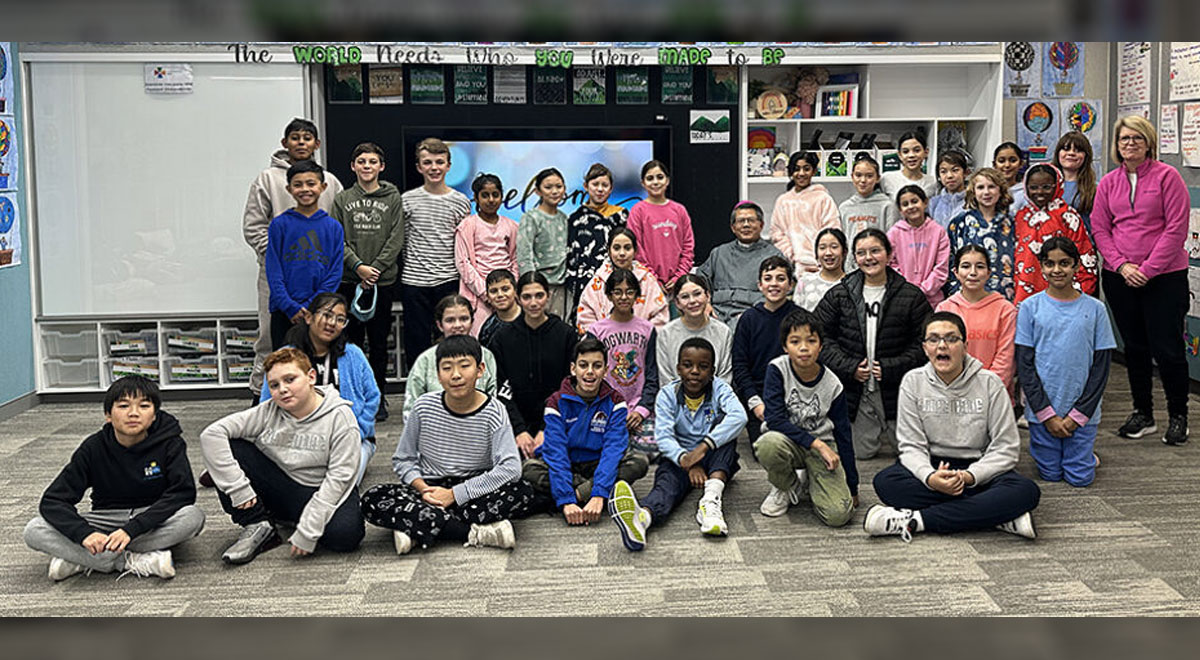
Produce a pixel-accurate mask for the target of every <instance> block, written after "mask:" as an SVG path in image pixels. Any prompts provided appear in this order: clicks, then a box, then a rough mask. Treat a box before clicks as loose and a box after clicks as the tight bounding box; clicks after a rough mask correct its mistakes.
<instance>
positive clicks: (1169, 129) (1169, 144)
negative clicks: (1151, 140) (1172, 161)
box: [1158, 103, 1179, 154]
mask: <svg viewBox="0 0 1200 660" xmlns="http://www.w3.org/2000/svg"><path fill="white" fill-rule="evenodd" d="M1161 110H1162V112H1161V116H1160V117H1159V120H1158V152H1159V153H1161V154H1177V153H1179V104H1177V103H1164V104H1163V106H1162V109H1161Z"/></svg>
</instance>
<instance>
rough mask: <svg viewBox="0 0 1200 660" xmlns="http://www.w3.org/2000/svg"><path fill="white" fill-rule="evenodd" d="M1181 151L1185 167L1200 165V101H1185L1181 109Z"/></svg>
mask: <svg viewBox="0 0 1200 660" xmlns="http://www.w3.org/2000/svg"><path fill="white" fill-rule="evenodd" d="M1180 115H1181V119H1180V122H1179V153H1180V154H1181V155H1182V156H1183V165H1184V167H1200V103H1184V104H1183V110H1181V111H1180Z"/></svg>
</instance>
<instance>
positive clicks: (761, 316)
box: [731, 300, 796, 410]
mask: <svg viewBox="0 0 1200 660" xmlns="http://www.w3.org/2000/svg"><path fill="white" fill-rule="evenodd" d="M794 311H796V304H795V303H793V302H792V301H791V300H784V301H783V304H782V305H780V306H779V308H778V309H776V310H775V311H771V310H769V309H767V304H766V303H758V304H757V305H755V306H754V307H751V308H750V309H748V310H746V313H745V314H743V315H742V319H741V321H740V322H739V323H738V325H737V330H734V331H733V347H732V357H731V361H732V363H733V388H734V390H735V391H737V394H738V397H739V398H741V400H742V401H745V402H746V405H747V406H748V407H749V408H750V409H751V410H753V409H754V408H756V407H757V406H760V405H762V403H763V379H764V378H766V377H767V365H768V364H769V363H770V362H771V360H773V359H775V357H777V356H779V355H783V342H781V341H779V324H780V323H782V322H783V319H784V317H786V316H787V315H788V314H791V313H792V312H794Z"/></svg>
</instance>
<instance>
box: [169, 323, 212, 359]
mask: <svg viewBox="0 0 1200 660" xmlns="http://www.w3.org/2000/svg"><path fill="white" fill-rule="evenodd" d="M163 335H164V337H165V338H166V342H167V352H169V353H171V354H180V353H214V354H215V353H216V352H217V329H216V328H191V329H187V330H184V329H181V328H163Z"/></svg>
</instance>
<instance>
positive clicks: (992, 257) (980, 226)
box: [945, 209, 1016, 300]
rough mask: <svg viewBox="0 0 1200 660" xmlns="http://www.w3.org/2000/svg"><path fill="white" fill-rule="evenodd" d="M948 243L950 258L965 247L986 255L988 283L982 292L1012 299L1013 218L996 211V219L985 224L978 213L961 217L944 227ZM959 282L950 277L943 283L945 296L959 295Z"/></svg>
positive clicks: (961, 214) (970, 213)
mask: <svg viewBox="0 0 1200 660" xmlns="http://www.w3.org/2000/svg"><path fill="white" fill-rule="evenodd" d="M946 236H947V237H948V238H949V239H950V254H952V255H953V254H957V253H958V250H959V249H960V248H962V247H963V246H964V245H978V246H980V247H982V248H983V249H984V250H987V253H988V272H989V275H988V279H987V282H986V283H985V284H984V288H985V289H987V290H988V291H999V292H1000V293H1001V294H1003V295H1004V297H1005V298H1007V299H1008V300H1012V298H1013V287H1014V286H1015V285H1014V284H1013V270H1014V267H1013V250H1014V241H1015V236H1016V231H1015V229H1014V228H1013V217H1012V214H1011V213H1009V212H1008V211H1007V210H1005V211H1000V210H999V209H997V211H996V216H995V217H994V218H992V219H991V221H988V220H986V219H984V217H983V213H981V212H980V211H979V210H978V209H968V210H966V211H964V212H962V213H960V214H959V215H958V216H957V217H955V218H954V219H953V220H951V221H950V224H949V225H948V226H946ZM961 288H962V282H959V281H958V278H957V277H955V276H954V275H953V274H951V276H950V279H948V280H947V281H946V289H945V290H946V293H947V294H954V293H958V290H959V289H961Z"/></svg>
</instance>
